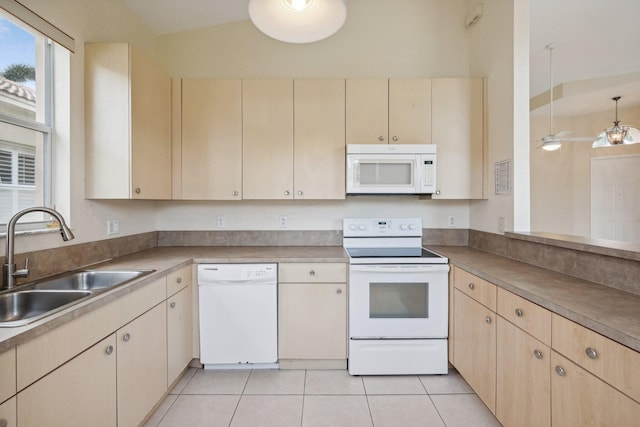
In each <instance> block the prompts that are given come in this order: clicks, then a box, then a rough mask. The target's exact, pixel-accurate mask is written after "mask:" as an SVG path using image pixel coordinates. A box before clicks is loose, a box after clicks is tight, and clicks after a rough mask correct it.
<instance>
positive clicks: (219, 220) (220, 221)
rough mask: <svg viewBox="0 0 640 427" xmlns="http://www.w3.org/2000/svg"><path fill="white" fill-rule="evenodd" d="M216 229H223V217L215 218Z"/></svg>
mask: <svg viewBox="0 0 640 427" xmlns="http://www.w3.org/2000/svg"><path fill="white" fill-rule="evenodd" d="M216 227H218V228H224V217H223V216H219V217H217V218H216Z"/></svg>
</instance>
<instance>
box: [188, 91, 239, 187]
mask: <svg viewBox="0 0 640 427" xmlns="http://www.w3.org/2000/svg"><path fill="white" fill-rule="evenodd" d="M181 139H182V149H181V153H180V154H181V156H180V157H181V159H182V160H181V163H182V168H181V169H182V171H181V178H182V185H181V197H179V198H181V199H184V200H240V199H242V80H186V79H185V80H182V135H181Z"/></svg>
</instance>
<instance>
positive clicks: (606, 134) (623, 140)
mask: <svg viewBox="0 0 640 427" xmlns="http://www.w3.org/2000/svg"><path fill="white" fill-rule="evenodd" d="M620 98H622V97H621V96H616V97H613V98H611V99H612V100H613V101H615V102H616V119H615V121H614V122H613V127H610V128H608V129H605V130H604V131H603V132H602V133H601V134H600V135H598V138H597V139H596V140H595V141H594V142H593V146H592V147H593V148H598V147H612V146H614V145H622V144H625V145H628V144H637V143H639V142H640V137H638V134H639V132H640V130H639V129H638V128H636V127H633V126H627V125H622V126H620V120H618V101H619V100H620Z"/></svg>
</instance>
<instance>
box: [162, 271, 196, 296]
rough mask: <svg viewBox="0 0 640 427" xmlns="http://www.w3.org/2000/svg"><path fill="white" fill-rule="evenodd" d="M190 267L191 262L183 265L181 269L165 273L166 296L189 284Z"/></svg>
mask: <svg viewBox="0 0 640 427" xmlns="http://www.w3.org/2000/svg"><path fill="white" fill-rule="evenodd" d="M191 267H192V265H191V264H189V265H185V266H184V267H182V268H181V269H179V270H176V271H174V272H173V273H169V274H167V298H169V297H171V295H173V294H175V293H176V292H178V291H180V290H182V289H184V288H186V287H187V286H189V285H191Z"/></svg>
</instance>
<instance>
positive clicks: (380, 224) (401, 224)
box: [342, 218, 422, 237]
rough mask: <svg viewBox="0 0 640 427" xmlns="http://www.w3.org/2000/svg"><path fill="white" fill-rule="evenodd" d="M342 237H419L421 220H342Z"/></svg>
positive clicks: (420, 234)
mask: <svg viewBox="0 0 640 427" xmlns="http://www.w3.org/2000/svg"><path fill="white" fill-rule="evenodd" d="M342 232H343V236H344V237H384V236H387V237H421V236H422V218H344V219H343V220H342Z"/></svg>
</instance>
